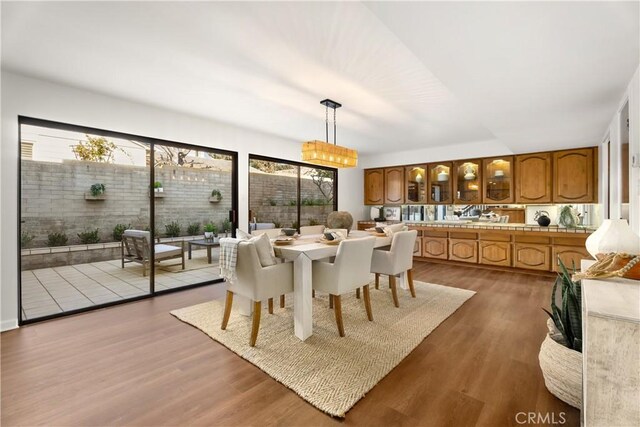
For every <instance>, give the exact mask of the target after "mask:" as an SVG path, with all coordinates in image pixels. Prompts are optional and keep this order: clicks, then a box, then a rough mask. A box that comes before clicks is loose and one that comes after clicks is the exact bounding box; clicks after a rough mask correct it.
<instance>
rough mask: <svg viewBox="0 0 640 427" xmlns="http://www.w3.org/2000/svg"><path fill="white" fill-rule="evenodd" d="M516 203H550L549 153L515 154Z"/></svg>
mask: <svg viewBox="0 0 640 427" xmlns="http://www.w3.org/2000/svg"><path fill="white" fill-rule="evenodd" d="M515 168H516V170H515V172H516V186H515V189H516V203H551V153H537V154H526V155H522V156H516V163H515Z"/></svg>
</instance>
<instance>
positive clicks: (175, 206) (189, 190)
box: [22, 160, 333, 248]
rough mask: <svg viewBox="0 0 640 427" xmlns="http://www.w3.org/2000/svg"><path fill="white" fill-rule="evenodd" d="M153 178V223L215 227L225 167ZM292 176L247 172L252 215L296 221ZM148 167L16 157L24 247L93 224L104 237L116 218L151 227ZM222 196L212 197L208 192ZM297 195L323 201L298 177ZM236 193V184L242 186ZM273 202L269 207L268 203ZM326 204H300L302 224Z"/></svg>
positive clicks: (225, 205) (222, 214)
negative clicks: (101, 194) (95, 195)
mask: <svg viewBox="0 0 640 427" xmlns="http://www.w3.org/2000/svg"><path fill="white" fill-rule="evenodd" d="M154 180H155V181H160V182H162V184H163V189H164V192H163V193H162V194H163V196H164V197H156V198H155V200H156V203H155V209H156V228H157V231H158V232H160V233H161V234H164V232H165V227H164V226H165V225H166V224H167V223H169V222H171V221H178V223H179V224H180V226H181V234H182V235H186V234H187V226H188V224H190V223H196V222H197V223H200V224H204V223H206V222H214V223H216V224H218V226H220V223H221V222H222V220H223V219H224V218H228V215H229V210H230V209H231V173H230V172H229V171H223V170H207V169H190V168H180V167H163V168H157V169H156V176H155V179H154ZM296 180H297V178H296V177H289V176H281V175H269V174H261V173H252V174H251V183H250V185H251V207H250V208H251V209H252V211H253V214H254V215H255V216H257V217H258V221H264V222H272V221H274V220H275V221H278V222H281V223H282V224H283V226H288V225H291V223H293V221H295V219H296V209H297V207H296V206H295V205H294V206H291V205H290V202H291V201H295V200H296V191H297V183H296ZM96 183H102V184H104V185H105V187H106V192H105V196H106V197H105V200H85V193H86V194H88V193H89V188H90V187H91V185H92V184H96ZM148 188H149V170H148V169H147V168H145V167H140V166H130V165H119V164H104V163H94V162H83V161H77V160H65V161H63V162H62V163H51V162H40V161H31V160H24V161H23V162H22V221H23V224H22V229H23V231H26V232H28V233H29V234H31V235H32V236H34V239H33V241H32V242H31V243H30V244H29V247H32V248H33V247H40V246H46V242H47V234H49V233H52V232H64V233H66V235H67V236H68V238H69V242H68V244H70V245H72V244H77V243H79V239H78V236H77V234H78V233H80V232H82V231H84V230H90V229H95V228H98V229H99V232H100V237H101V241H102V242H109V241H112V240H113V238H112V233H113V228H114V227H115V225H116V224H119V223H122V224H131V225H132V226H133V227H134V228H139V229H144V228H145V227H147V226H148V225H149V190H148ZM213 189H218V190H220V192H221V193H222V195H223V199H222V200H221V201H220V202H219V203H210V202H209V196H210V194H211V190H213ZM301 190H302V191H301V198H302V199H312V200H318V199H324V196H323V195H322V193H321V192H320V191H319V190H318V188H317V186H316V185H315V184H314V183H313V182H312V181H311V179H302V183H301ZM241 191H242V190H241ZM274 203H275V205H273V204H274ZM332 210H333V206H332V205H322V206H304V205H303V206H302V221H301V222H302V224H301V225H306V224H308V222H309V220H310V219H314V220H316V221H318V222H320V223H324V222H325V221H326V216H327V215H328V214H329V212H331V211H332Z"/></svg>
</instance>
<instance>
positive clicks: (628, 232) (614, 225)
mask: <svg viewBox="0 0 640 427" xmlns="http://www.w3.org/2000/svg"><path fill="white" fill-rule="evenodd" d="M585 246H586V248H587V251H588V252H589V253H590V254H591V256H592V257H594V258H595V259H598V258H597V255H598V254H608V253H612V252H616V253H627V254H631V255H640V237H639V236H638V235H637V234H635V233H634V232H633V230H632V229H631V227H629V223H627V220H626V219H605V220H604V221H603V222H602V225H600V227H598V229H597V230H596V231H594V232H593V233H592V234H591V235H590V236H589V237H588V238H587V241H586V242H585Z"/></svg>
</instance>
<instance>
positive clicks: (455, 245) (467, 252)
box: [449, 239, 478, 264]
mask: <svg viewBox="0 0 640 427" xmlns="http://www.w3.org/2000/svg"><path fill="white" fill-rule="evenodd" d="M449 259H450V260H452V261H462V262H470V263H474V264H477V263H478V242H476V241H475V240H467V239H449Z"/></svg>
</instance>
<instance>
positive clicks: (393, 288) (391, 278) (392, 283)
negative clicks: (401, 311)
mask: <svg viewBox="0 0 640 427" xmlns="http://www.w3.org/2000/svg"><path fill="white" fill-rule="evenodd" d="M389 287H390V288H391V295H392V296H393V305H395V306H396V307H400V303H399V302H398V290H397V289H396V276H394V275H391V276H389Z"/></svg>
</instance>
